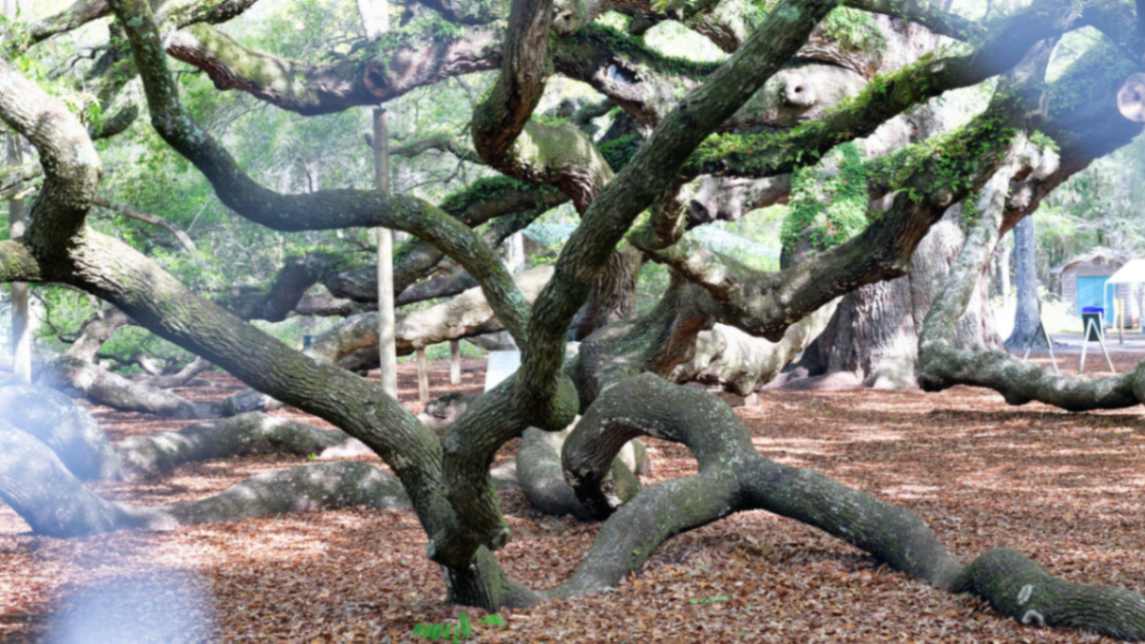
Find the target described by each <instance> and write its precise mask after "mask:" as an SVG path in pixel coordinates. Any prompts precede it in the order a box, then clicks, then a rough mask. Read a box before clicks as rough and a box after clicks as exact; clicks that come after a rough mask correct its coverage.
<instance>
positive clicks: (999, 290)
mask: <svg viewBox="0 0 1145 644" xmlns="http://www.w3.org/2000/svg"><path fill="white" fill-rule="evenodd" d="M1005 242H1006V240H1001V241H999V242H998V248H997V249H996V250H995V251H994V261H993V263H992V266H991V276H990V295H997V296H998V297H1001V298H1002V299H1003V300H1005V301H1009V299H1010V291H1011V290H1013V289H1012V288H1011V283H1010V282H1011V280H1010V256H1011V254H1012V253H1011V251H1012V247H1011V244H1008V243H1005Z"/></svg>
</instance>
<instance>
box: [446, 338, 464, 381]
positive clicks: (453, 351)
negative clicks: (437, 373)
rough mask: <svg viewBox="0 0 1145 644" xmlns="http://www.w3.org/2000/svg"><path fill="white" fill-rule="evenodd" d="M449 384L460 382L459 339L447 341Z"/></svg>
mask: <svg viewBox="0 0 1145 644" xmlns="http://www.w3.org/2000/svg"><path fill="white" fill-rule="evenodd" d="M449 384H451V385H460V384H461V340H450V341H449Z"/></svg>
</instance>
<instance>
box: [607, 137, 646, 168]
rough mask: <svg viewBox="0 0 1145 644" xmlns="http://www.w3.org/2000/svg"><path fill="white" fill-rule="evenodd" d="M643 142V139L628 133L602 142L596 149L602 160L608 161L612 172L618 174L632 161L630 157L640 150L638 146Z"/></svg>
mask: <svg viewBox="0 0 1145 644" xmlns="http://www.w3.org/2000/svg"><path fill="white" fill-rule="evenodd" d="M643 142H644V139H642V138H640V135H639V134H635V133H629V134H624V135H621V136H618V137H616V138H615V139H612V140H609V141H604V142H603V143H601V144H600V145H598V146H597V148H598V149H599V150H600V154H601V156H603V157H604V160H605V161H608V165H609V166H611V167H612V170H613V171H614V172H619V171H620V169H621V168H623V167H624V166H625V165H627V164H628V162H629V161H631V160H632V157H634V156H636V151H637V150H639V149H640V144H641V143H643Z"/></svg>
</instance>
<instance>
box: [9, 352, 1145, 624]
mask: <svg viewBox="0 0 1145 644" xmlns="http://www.w3.org/2000/svg"><path fill="white" fill-rule="evenodd" d="M1132 360H1133V357H1132V356H1123V357H1122V358H1121V359H1120V360H1119V361H1118V366H1119V368H1122V369H1124V368H1128V367H1130V366H1131V364H1132ZM1075 366H1076V365H1075ZM481 378H482V374H481V373H480V364H479V363H477V362H468V363H467V364H466V370H465V384H464V385H463V387H466V388H468V389H470V390H477V389H479V387H480V383H481ZM213 382H214V385H215V386H214V387H211V388H197V389H195V390H193V391H186V390H185V391H184V393H192V394H193V395H197V396H200V395H201V396H222V395H225V394H226V393H227V392H228V390H229V388H232V387H237V385H236V384H235V383H233V381H229V380H227V379H223V378H215V379H214V380H213ZM446 382H447V370H446V366H445V364H444V363H442V364H439V365H436V367H435V374H434V392H435V394H439V393H444V390H445V389H446V388H447V387H446V386H445V385H444V383H446ZM400 387H401V390H402V395H403V398H404V399H407V400H408V399H411V398H413V397H415V396H416V393H415V392H416V384H415V382H414V378H413V374H412V371H410V369H409V367H408V366H405V367H404V371H403V374H402V378H401V383H400ZM760 398H761V404H760V406H758V407H752V408H745V407H742V406H741V407H739V409H738V410H737V411H739V413H740V415H741V417H742V418H743V419H744V420H745V422H747V423H748V425H749V426H750V428H751V430H752V433H753V435H754V437H755V444H756V446H757V448H758V449H759V450H760V451H761V452H762V453H764V454H766V455H767V456H769V457H771V458H774V459H777V460H780V461H783V462H785V463H790V464H793V465H798V466H803V467H810V468H815V469H817V470H819V471H822V472H824V473H826V474H828V475H830V476H833V477H836V478H838V479H840V480H842V481H844V482H846V483H848V484H850V485H854V486H856V487H859V488H861V489H864V490H867V491H869V492H872V493H874V494H877V495H879V496H880V497H882V498H885V499H887V500H891V501H894V502H897V503H901V504H904V505H906V506H908V507H910V508H911V509H913V510H914V511H916V512H918V513H919V514H921V515H922V516H923V517H924V518H925V519H926V520H927V521H929V522H930V523H931V525H932V526H933V527H934V528H935V530H936V531H937V532H938V533H939V535H940V536H941V537H942V538H943V539H944V540H945V541H946V543H947V544H949V546H950V547H951V548H952V549H953V550H954V551H955V552H956V553H957V554H958V555H959V556H962V557H964V558H969V557H972V556H974V555H976V554H977V553H979V552H981V551H983V550H985V549H986V548H988V547H991V546H995V545H1009V546H1011V547H1015V548H1017V549H1019V550H1021V551H1023V552H1025V553H1026V554H1029V555H1031V556H1033V557H1034V558H1035V559H1037V560H1038V561H1039V562H1041V563H1042V564H1043V565H1045V566H1047V567H1048V568H1049V569H1050V570H1051V571H1053V572H1055V573H1058V574H1062V575H1065V576H1066V577H1068V578H1070V579H1072V580H1077V581H1086V582H1090V583H1108V584H1118V585H1124V586H1128V587H1131V588H1135V589H1137V590H1145V517H1143V516H1142V513H1141V512H1140V507H1141V500H1142V495H1143V493H1145V410H1136V409H1134V410H1130V411H1127V412H1117V413H1102V414H1090V415H1069V414H1065V413H1061V412H1058V411H1055V410H1051V409H1050V408H1048V407H1045V406H1042V405H1036V404H1035V405H1027V406H1024V407H1019V408H1015V407H1010V406H1008V405H1005V404H1004V403H1003V402H1002V400H1001V397H1000V396H997V395H996V394H993V393H989V392H984V391H977V390H969V389H964V388H958V389H954V390H951V391H948V392H944V393H942V394H937V395H926V394H922V393H921V392H916V391H907V392H882V391H869V390H865V391H842V392H787V391H777V392H765V393H763V394H761V395H760ZM727 399H728V400H729V401H730V402H732V404H733V405H741V404H742V403H741V401H740V399H738V398H734V397H728V398H727ZM97 413H98V416H99V418H100V421H101V422H102V423H103V424H104V425H105V427H107V428H108V431H109V433H111V434H112V435H113V437H114V438H115V439H117V440H118V439H121V438H122V437H123V436H125V435H128V434H131V433H137V432H151V431H159V430H166V429H171V428H173V427H178V426H179V425H178V424H177V423H171V422H170V421H166V422H155V421H151V420H145V419H143V418H141V417H139V416H135V415H131V414H119V413H111V412H108V411H107V410H97ZM651 447H652V449H651V451H652V453H653V456H654V458H655V472H654V474H655V476H654V477H653V479H651V480H650V481H646V482H654V481H655V480H659V479H664V478H671V477H675V476H680V475H682V474H685V473H688V472H690V471H694V468H693V467H692V464H691V462H690V459H688V456H687V453H686V452H685V451H684V450H683V449H681V448H680V447H678V446H675V445H671V444H666V443H655V444H653V445H652V446H651ZM513 448H514V446H513V445H510V446H508V447H507V448H506V450H504V452H505V454H503V455H502V457H507V456H508V455H509V453H510V452H511V451H512V449H513ZM293 464H297V461H290V460H285V459H273V458H246V459H236V460H231V461H225V462H214V463H207V464H202V465H196V466H190V467H184V468H180V469H179V470H178V471H176V472H175V474H174V475H173V476H171V477H169V478H166V479H164V480H161V481H155V482H149V483H146V484H129V485H123V484H121V485H108V486H105V487H104V488H103V489H104V491H105V492H109V493H112V494H114V495H115V496H118V497H120V498H125V499H131V500H132V501H134V502H138V503H141V504H148V503H166V502H170V501H171V500H174V499H177V498H184V497H186V498H191V497H196V496H201V495H204V494H209V493H212V492H215V491H217V490H220V489H223V488H225V487H226V486H228V485H231V484H233V483H234V482H236V481H238V480H240V479H242V478H245V477H247V476H250V475H251V474H253V473H256V472H259V471H264V470H269V469H274V468H280V467H284V466H288V465H293ZM503 502H504V508H505V510H506V512H507V513H508V515H509V516H508V519H509V522H510V525H511V527H512V529H513V541H512V543H511V544H510V545H509V546H507V547H506V548H505V550H504V551H503V552H502V553H501V560H502V561H503V562H504V563H505V566H506V568H507V569H508V570H509V572H510V573H511V574H513V575H516V576H518V577H521V578H524V579H527V580H529V582H530V583H531V584H532V585H534V586H548V585H552V584H555V583H557V582H558V581H560V580H561V579H563V578H564V577H565V576H566V575H568V574H569V573H570V572H571V570H572V569H573V568H574V567H575V565H576V564H577V563H578V562H579V558H580V556H581V554H582V553H583V552H584V551H585V550H586V549H587V547H588V545H589V544H590V543H591V540H592V537H593V535H594V533H595V530H596V527H595V526H594V525H587V524H578V523H576V522H575V521H571V520H559V519H552V518H547V517H540V516H537V515H535V514H534V513H532V512H531V511H530V510H529V509H528V508H527V507H526V505H525V502H524V500H523V498H521V497H520V495H519V493H512V492H510V493H506V495H505V497H504V498H503ZM424 551H425V536H424V534H423V533H422V531H421V529H420V528H419V527H418V525H417V522H416V520H415V519H414V517H413V515H412V513H410V512H404V511H369V512H364V511H362V512H359V511H346V512H327V513H321V514H305V515H295V516H288V517H281V518H270V519H260V520H248V521H243V522H241V523H232V524H222V525H207V526H200V527H194V528H187V529H181V530H178V531H176V532H171V533H122V534H115V535H108V536H102V537H95V538H89V539H78V540H58V539H47V538H41V537H33V536H30V535H28V534H27V526H26V525H24V523H23V522H22V521H21V520H20V519H19V518H17V517H16V516H15V515H14V514H13V513H12V512H11V511H9V510H8V509H7V508H2V507H0V638H4V639H9V638H11V639H20V640H22V639H34V638H36V637H37V636H39V635H42V634H43V633H44V632H45V631H46V629H48V628H49V625H50V624H52V623H55V624H61V623H67V620H68V619H71V620H72V623H82V624H84V625H83V626H82V628H83V629H86V632H88V633H89V634H94V633H98V632H99V631H98V628H99V627H100V624H95V625H92V624H88V623H86V622H83V619H84V616H85V614H88V613H90V611H88V610H87V608H86V607H85V606H90V605H91V604H93V603H94V604H95V605H97V606H100V607H102V608H103V609H106V610H104V612H102V613H101V614H102V617H103V619H104V622H103V623H102V625H103V626H105V627H107V628H108V629H110V630H109V632H119V631H120V630H121V629H122V628H123V625H125V624H129V623H135V622H139V621H147V620H148V619H151V620H152V621H154V622H155V624H156V625H157V627H159V628H162V629H167V630H165V631H162V633H163V634H162V635H161V636H159V639H163V640H164V641H170V640H171V637H172V634H177V637H175V639H183V640H204V639H207V640H214V639H225V640H228V641H230V640H242V639H250V640H272V639H273V640H307V641H310V640H313V639H315V638H317V639H319V640H337V641H378V640H379V639H381V638H382V637H383V636H384V635H390V636H392V637H393V638H394V639H408V638H409V637H410V633H411V629H412V628H413V627H414V625H415V624H417V623H419V622H440V621H443V620H447V619H451V618H454V617H455V616H456V615H457V614H458V613H459V610H458V609H456V608H453V607H450V606H447V605H446V604H444V603H443V602H442V597H443V595H444V587H443V585H442V582H441V579H440V576H439V572H438V570H437V569H436V567H435V566H434V565H432V564H431V563H430V562H429V561H428V560H427V559H426V558H425V555H424ZM111 597H115V598H122V599H123V601H122V602H119V603H120V604H121V605H118V606H113V605H111V604H110V603H109V602H108V601H107V598H111ZM470 614H471V615H472V617H473V618H474V619H476V618H477V617H478V613H476V612H474V611H470ZM53 615H54V617H53ZM503 615H504V616H505V618H506V619H507V621H508V626H507V628H506V629H504V630H495V629H492V628H491V627H484V626H478V627H477V629H476V630H477V632H478V634H479V635H480V636H481V638H482V639H490V640H495V639H502V640H505V641H536V640H549V641H557V640H561V641H603V640H631V641H636V640H641V641H643V640H664V641H705V642H711V641H733V640H749V641H759V640H761V639H763V640H775V641H840V640H845V641H856V642H858V641H863V642H868V641H876V640H887V639H896V640H898V639H903V640H927V641H936V640H943V641H971V640H977V641H983V640H1007V641H1013V640H1031V641H1032V640H1038V641H1092V640H1095V639H1098V638H1096V637H1094V636H1090V635H1085V634H1078V633H1063V632H1060V631H1045V630H1033V629H1030V628H1027V627H1022V626H1020V625H1018V624H1016V623H1014V622H1012V621H1010V620H1008V619H1003V618H1001V617H999V616H997V615H996V614H994V613H993V612H992V611H990V610H989V609H988V608H985V607H984V606H982V605H981V604H980V603H979V602H977V601H975V600H972V599H970V598H967V597H956V596H952V595H948V594H945V593H941V592H937V591H933V590H931V589H929V588H927V587H925V586H923V585H921V584H918V583H915V582H911V581H908V580H906V579H905V578H903V577H902V576H901V575H899V574H897V573H894V572H891V571H889V570H887V569H885V568H883V567H880V566H878V565H876V563H875V562H874V561H872V560H871V559H870V558H868V557H866V556H864V555H863V554H861V553H859V552H858V551H856V550H854V549H852V548H850V547H849V546H846V545H843V544H841V543H839V542H837V541H835V540H834V539H832V538H830V537H827V536H825V535H823V534H821V533H818V532H817V531H815V530H813V529H811V528H806V527H804V526H801V525H799V524H796V523H794V522H792V521H788V520H784V519H779V518H776V517H773V516H770V515H768V514H765V513H762V512H751V513H745V514H741V515H737V516H735V517H732V518H730V519H727V520H724V521H721V522H718V523H716V524H714V525H711V526H708V527H706V528H704V529H701V530H697V531H694V532H691V533H688V534H686V535H683V536H681V537H678V538H676V539H674V540H672V541H670V542H668V543H667V544H665V546H664V547H663V548H661V549H660V551H659V552H658V553H657V554H656V556H655V557H653V558H652V560H651V561H649V563H648V564H647V565H646V567H645V569H644V570H643V571H642V572H641V574H639V575H637V576H634V577H632V578H630V579H629V580H628V581H627V582H626V583H625V584H623V585H622V587H621V588H619V589H618V590H617V591H616V592H613V593H608V594H605V595H599V596H595V597H589V598H585V599H581V600H577V601H572V602H556V603H551V604H547V605H545V606H542V607H540V608H536V609H533V610H529V611H515V612H506V613H503ZM93 629H95V630H93Z"/></svg>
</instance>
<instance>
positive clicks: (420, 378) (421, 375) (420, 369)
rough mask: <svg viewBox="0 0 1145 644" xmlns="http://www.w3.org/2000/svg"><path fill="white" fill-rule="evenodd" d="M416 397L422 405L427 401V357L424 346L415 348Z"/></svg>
mask: <svg viewBox="0 0 1145 644" xmlns="http://www.w3.org/2000/svg"><path fill="white" fill-rule="evenodd" d="M417 399H418V402H420V403H421V404H423V405H424V404H426V403H428V402H429V358H427V357H426V355H425V347H418V348H417Z"/></svg>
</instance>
